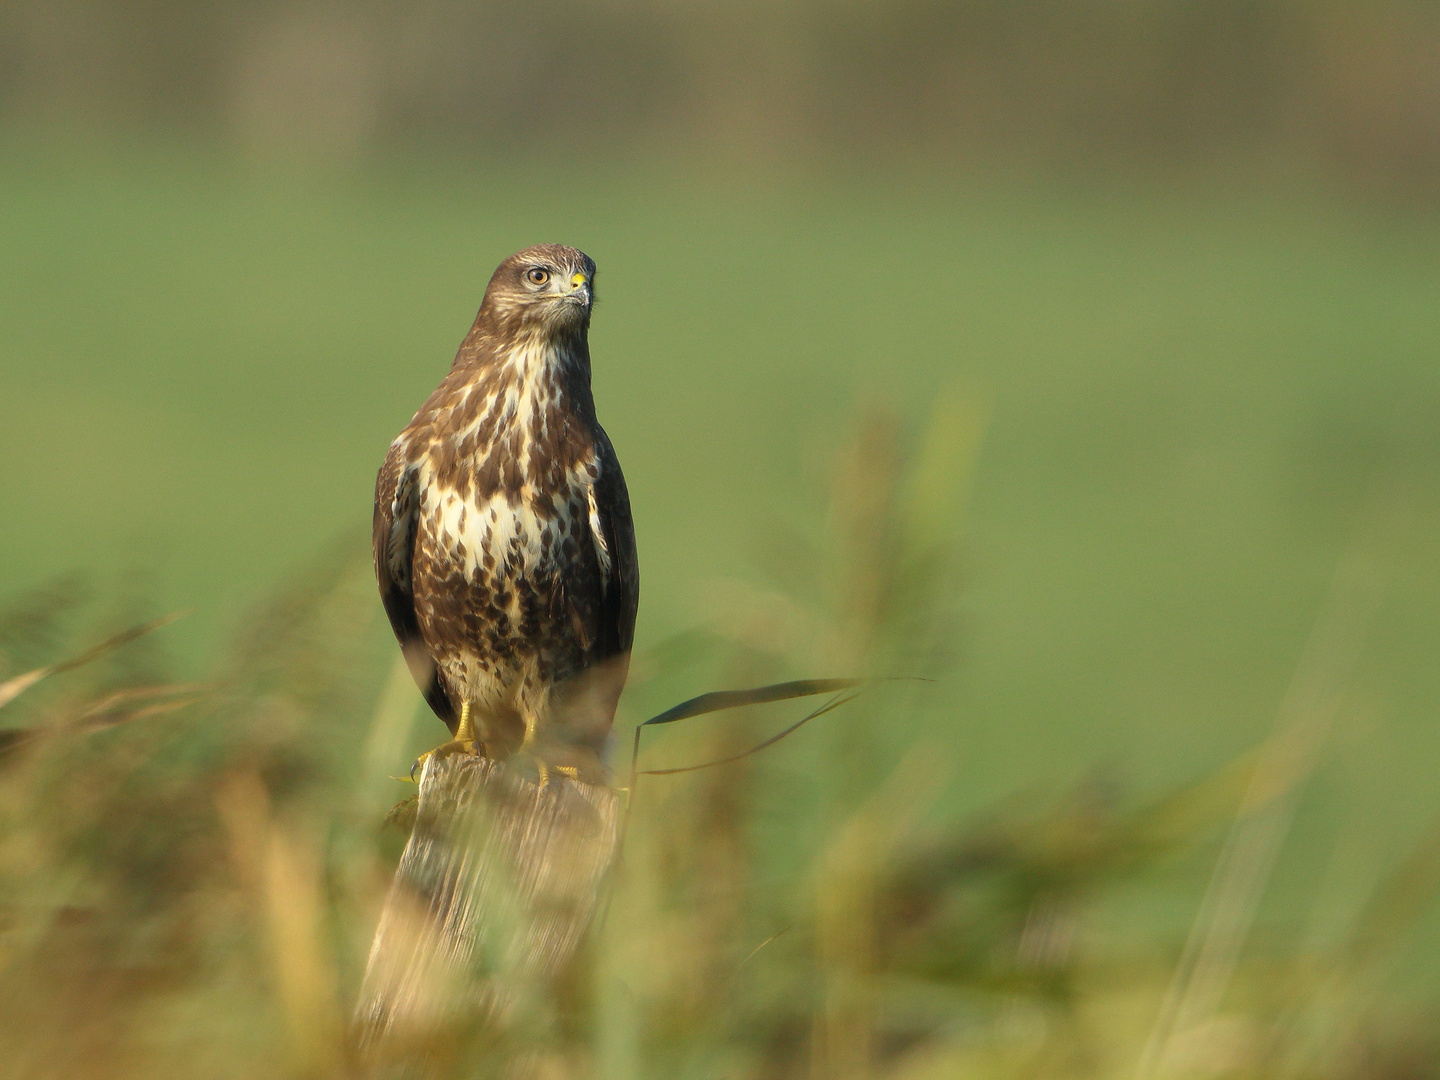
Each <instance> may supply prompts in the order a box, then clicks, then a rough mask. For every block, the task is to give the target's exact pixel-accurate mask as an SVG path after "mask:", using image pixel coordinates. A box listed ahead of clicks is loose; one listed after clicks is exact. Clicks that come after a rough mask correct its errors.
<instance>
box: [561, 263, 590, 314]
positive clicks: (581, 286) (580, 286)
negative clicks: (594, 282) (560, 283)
mask: <svg viewBox="0 0 1440 1080" xmlns="http://www.w3.org/2000/svg"><path fill="white" fill-rule="evenodd" d="M565 299H566V300H568V301H569V302H570V303H572V304H579V305H580V306H581V307H589V306H590V279H589V278H588V277H587V276H586V275H585V274H584V273H581V272H580V271H576V272H575V273H574V274H573V275H572V276H571V278H570V291H569V292H568V293H567V294H566V295H565Z"/></svg>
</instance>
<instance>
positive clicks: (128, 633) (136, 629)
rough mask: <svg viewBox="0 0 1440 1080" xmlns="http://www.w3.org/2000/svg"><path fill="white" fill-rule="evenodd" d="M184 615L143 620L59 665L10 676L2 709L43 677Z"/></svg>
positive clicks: (1, 691)
mask: <svg viewBox="0 0 1440 1080" xmlns="http://www.w3.org/2000/svg"><path fill="white" fill-rule="evenodd" d="M184 615H185V612H183V611H176V612H171V613H170V614H169V615H162V616H160V618H158V619H151V620H150V621H149V622H143V623H140V624H139V625H138V626H132V627H130V628H129V629H126V630H122V631H120V633H118V634H115V635H113V636H111V637H108V638H106V639H105V640H104V641H101V642H99V643H98V644H95V645H92V646H91V647H90V648H88V649H86V650H85V651H84V652H82V653H79V654H77V655H75V656H72V657H70V659H68V660H62V661H60V662H59V663H58V664H47V665H45V666H44V667H39V668H35V669H34V670H33V671H27V672H25V673H24V674H22V675H16V676H15V677H14V678H12V679H7V680H6V681H5V682H3V683H0V709H3V708H4V707H5V706H6V705H9V704H10V702H12V701H14V700H15V699H16V698H17V697H19V696H20V695H21V694H23V693H24V692H25V691H26V690H29V689H30V688H31V687H32V686H34V685H35V684H36V683H38V682H40V681H41V680H42V679H46V678H49V677H50V676H51V675H59V674H60V673H61V672H65V671H73V670H75V669H76V668H78V667H83V666H84V665H86V664H88V663H90V662H91V661H93V660H98V659H99V658H100V657H102V656H104V655H105V654H106V653H109V652H113V651H114V650H116V649H118V648H120V647H121V646H122V645H128V644H129V643H130V642H132V641H134V640H135V639H136V638H140V637H144V636H145V635H146V634H149V633H153V632H154V631H156V630H159V629H160V628H161V627H162V626H168V625H170V624H171V623H172V622H174V621H175V620H176V619H179V618H183V617H184Z"/></svg>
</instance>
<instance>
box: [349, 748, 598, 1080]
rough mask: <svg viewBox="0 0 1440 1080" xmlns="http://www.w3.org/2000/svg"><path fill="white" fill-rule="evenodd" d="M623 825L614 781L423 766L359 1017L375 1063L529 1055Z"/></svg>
mask: <svg viewBox="0 0 1440 1080" xmlns="http://www.w3.org/2000/svg"><path fill="white" fill-rule="evenodd" d="M619 821H620V813H619V797H618V796H617V794H616V792H615V791H613V790H612V789H610V788H608V787H601V786H596V785H592V784H586V783H580V782H577V781H574V780H571V779H569V778H568V777H566V776H563V775H555V774H552V775H551V777H550V780H549V783H548V784H546V785H545V786H543V787H542V786H540V785H538V784H536V783H534V782H533V781H531V780H529V779H527V778H525V777H524V776H522V775H520V774H519V773H518V772H516V771H515V770H514V769H512V768H511V767H510V766H508V765H506V764H505V763H503V762H497V761H493V760H490V759H488V758H476V757H466V756H464V755H452V756H450V757H445V758H434V757H432V758H430V759H428V760H427V761H426V762H425V767H424V772H423V773H422V775H421V779H420V794H419V805H418V808H417V811H416V820H415V826H414V829H413V830H412V832H411V835H410V840H409V842H408V843H407V844H406V846H405V851H404V854H403V855H402V856H401V859H400V865H399V867H398V868H397V870H396V872H395V879H394V881H393V883H392V884H391V887H390V893H389V895H388V897H387V899H386V902H385V908H384V911H383V913H382V914H381V917H380V923H379V926H378V927H377V928H376V931H375V940H374V944H373V945H372V947H371V950H370V960H369V963H368V965H367V967H366V971H365V978H364V981H363V984H362V987H361V992H360V1000H359V1004H358V1006H357V1008H356V1012H355V1021H354V1024H355V1029H354V1033H355V1040H356V1044H357V1046H358V1048H359V1051H360V1054H361V1056H362V1058H363V1059H364V1060H365V1061H366V1062H368V1063H369V1064H370V1065H371V1066H372V1069H375V1070H379V1071H380V1072H383V1073H385V1074H386V1075H391V1074H398V1075H406V1076H415V1075H422V1076H423V1075H427V1074H431V1073H434V1072H436V1071H443V1072H444V1073H445V1074H446V1075H458V1074H461V1073H463V1071H466V1070H464V1069H463V1067H462V1065H461V1059H469V1058H471V1057H473V1055H474V1054H475V1053H476V1047H477V1046H479V1047H481V1048H482V1050H483V1051H484V1052H485V1053H487V1054H489V1055H490V1060H492V1061H493V1060H494V1059H495V1058H497V1057H498V1058H499V1059H501V1060H508V1061H510V1062H511V1063H512V1064H513V1063H515V1062H516V1061H517V1060H519V1059H520V1058H523V1057H524V1056H526V1055H527V1054H531V1053H534V1052H535V1051H534V1047H535V1046H536V1045H539V1042H543V1040H544V1038H545V1035H544V1033H545V1032H546V1031H547V1030H549V1029H553V1027H554V1025H555V1022H556V1021H555V996H556V992H557V987H559V986H560V984H561V983H562V982H563V980H564V977H565V975H566V974H567V969H568V968H570V967H571V965H572V962H573V961H574V959H575V956H576V952H577V949H578V948H579V946H580V944H581V941H582V940H583V938H584V936H585V933H586V931H587V930H588V929H589V926H590V924H591V922H592V920H593V919H594V916H595V912H596V909H597V907H598V905H599V903H600V897H601V890H602V888H603V885H604V879H605V876H606V874H607V872H608V871H609V869H610V867H611V865H612V863H613V861H614V858H615V851H616V843H617V837H618V832H619ZM537 1040H539V1042H537ZM526 1047H529V1049H526ZM457 1069H460V1070H461V1073H457V1071H456V1070H457Z"/></svg>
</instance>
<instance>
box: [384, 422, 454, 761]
mask: <svg viewBox="0 0 1440 1080" xmlns="http://www.w3.org/2000/svg"><path fill="white" fill-rule="evenodd" d="M419 508H420V484H419V477H418V475H417V473H416V470H415V469H414V468H413V467H410V466H408V465H407V463H406V460H405V449H404V444H403V443H402V442H401V441H399V440H396V442H394V443H393V444H391V447H390V452H389V453H388V454H386V455H385V464H383V465H382V466H380V475H379V476H378V477H376V479H375V525H374V533H373V537H372V541H373V551H374V555H375V577H376V579H377V580H378V581H379V583H380V601H381V603H383V604H384V605H385V614H386V615H388V616H389V617H390V626H391V627H392V628H393V629H394V631H395V637H396V638H398V639H399V641H400V650H401V652H403V653H404V654H405V662H406V663H407V664H408V665H409V666H410V674H411V675H412V676H413V677H414V679H415V685H416V686H418V687H420V691H421V693H423V694H424V695H425V700H426V701H427V702H429V703H430V708H432V709H434V710H435V715H436V716H438V717H440V719H441V720H443V721H445V723H446V725H447V726H448V727H449V728H450V730H451V731H452V732H453V731H454V730H455V727H456V724H457V723H458V717H457V716H456V712H455V704H454V702H453V701H451V699H450V695H449V694H448V693H447V692H446V689H445V684H444V682H443V681H442V680H441V679H440V676H439V673H438V671H437V670H436V667H435V661H434V660H432V659H431V658H430V653H429V652H428V650H426V648H425V641H424V639H423V638H422V637H421V636H420V623H419V620H417V619H416V617H415V595H414V592H413V590H412V589H411V584H410V571H411V566H412V565H413V562H414V555H415V532H416V518H417V515H418V513H419Z"/></svg>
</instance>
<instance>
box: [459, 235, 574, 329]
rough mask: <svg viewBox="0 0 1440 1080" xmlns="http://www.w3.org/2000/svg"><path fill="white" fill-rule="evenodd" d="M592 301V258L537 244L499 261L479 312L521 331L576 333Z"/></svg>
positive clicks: (555, 245)
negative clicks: (488, 314) (489, 314)
mask: <svg viewBox="0 0 1440 1080" xmlns="http://www.w3.org/2000/svg"><path fill="white" fill-rule="evenodd" d="M594 302H595V260H594V259H592V258H590V256H589V255H586V254H585V253H584V252H583V251H577V250H575V248H572V247H566V246H564V245H563V244H538V245H536V246H535V247H529V248H526V249H525V250H524V251H518V252H516V253H515V254H514V255H511V256H510V257H509V258H508V259H506V260H505V261H504V262H502V263H501V264H500V266H499V268H497V269H496V271H495V274H494V276H493V277H492V278H491V279H490V284H489V286H488V287H487V288H486V289H485V300H484V303H482V304H481V306H480V312H481V316H482V318H483V317H484V315H485V314H486V310H487V309H489V311H490V313H491V315H492V316H493V317H494V318H496V319H497V320H498V321H500V322H502V323H508V324H510V325H511V326H512V327H514V328H516V329H519V330H522V331H528V332H531V333H537V332H538V333H542V334H547V335H555V334H574V333H584V331H585V329H586V328H587V327H588V326H589V325H590V308H591V306H592V305H593V304H594Z"/></svg>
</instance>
